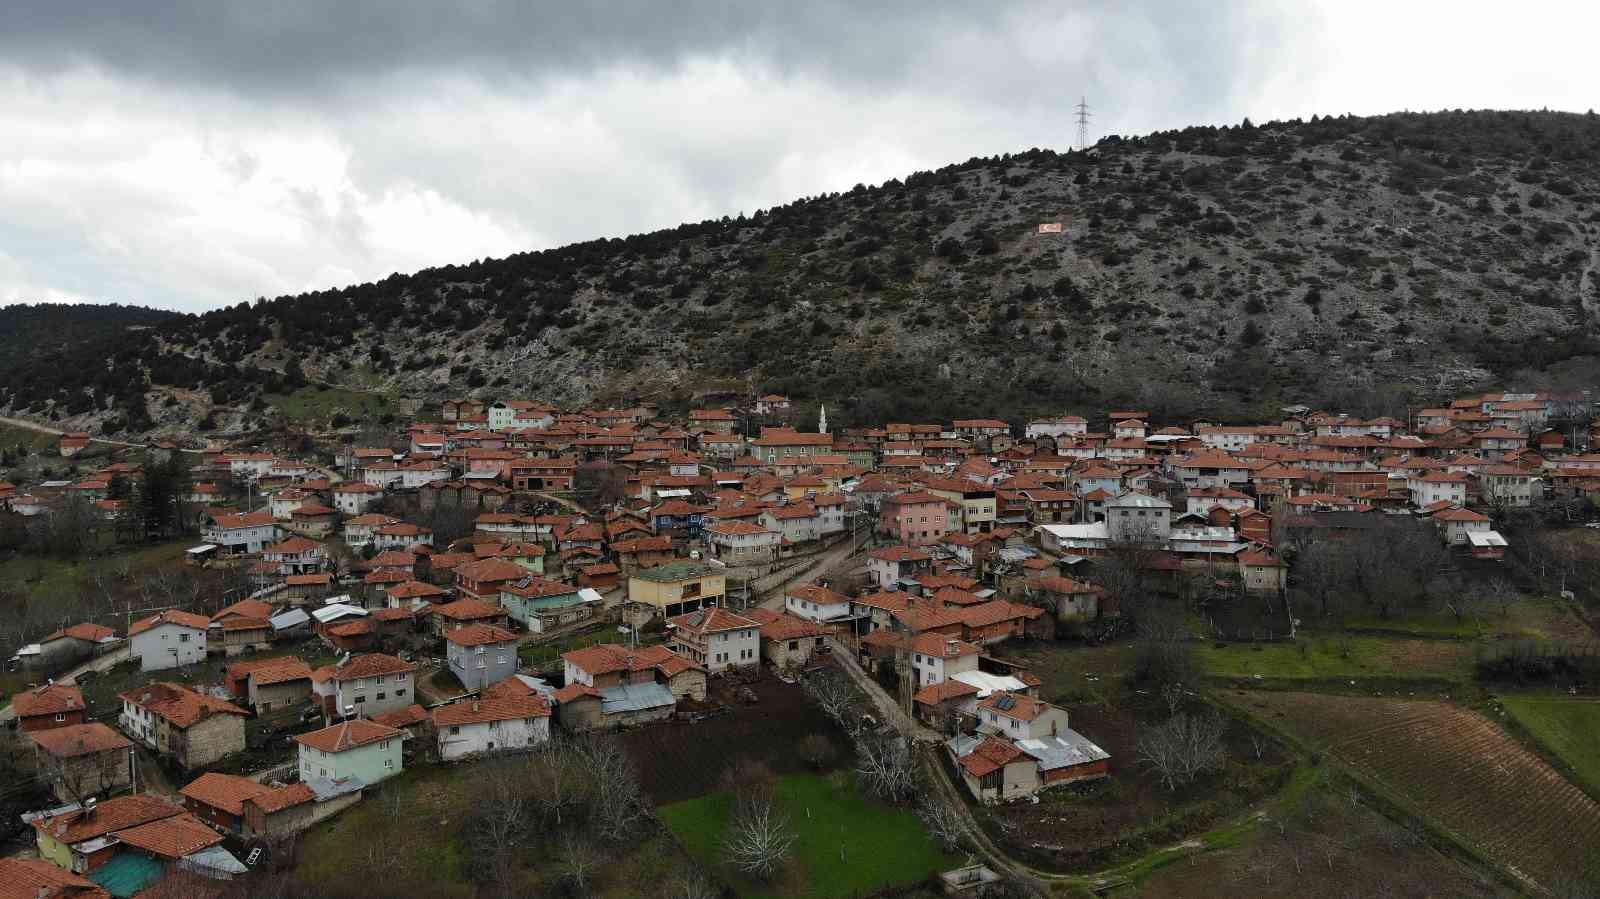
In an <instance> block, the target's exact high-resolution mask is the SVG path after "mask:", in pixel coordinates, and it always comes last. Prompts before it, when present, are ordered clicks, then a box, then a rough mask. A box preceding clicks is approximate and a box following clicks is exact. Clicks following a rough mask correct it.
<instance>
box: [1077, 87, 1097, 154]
mask: <svg viewBox="0 0 1600 899" xmlns="http://www.w3.org/2000/svg"><path fill="white" fill-rule="evenodd" d="M1074 108H1075V109H1077V111H1078V112H1077V115H1075V116H1074V117H1073V118H1074V119H1075V120H1076V121H1077V123H1078V149H1080V150H1087V149H1088V148H1089V120H1090V119H1091V118H1093V117H1094V116H1093V114H1091V113H1090V112H1089V98H1088V97H1083V98H1081V99H1079V100H1078V105H1077V106H1076V107H1074Z"/></svg>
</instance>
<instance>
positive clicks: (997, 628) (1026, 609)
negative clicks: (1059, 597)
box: [952, 599, 1048, 646]
mask: <svg viewBox="0 0 1600 899" xmlns="http://www.w3.org/2000/svg"><path fill="white" fill-rule="evenodd" d="M952 611H953V614H954V615H955V616H956V620H957V621H958V622H960V625H961V638H962V639H963V640H966V641H967V642H969V643H976V644H978V645H979V646H992V645H994V644H996V643H1001V642H1004V641H1006V640H1009V639H1011V638H1012V637H1021V636H1024V635H1026V634H1027V632H1028V630H1029V628H1030V627H1032V626H1033V622H1036V621H1038V620H1039V619H1040V618H1041V617H1043V615H1044V610H1043V609H1036V608H1034V607H1032V606H1024V605H1019V604H1017V603H1014V602H1007V601H1005V600H1003V599H994V600H990V601H988V602H984V603H979V604H977V605H970V606H963V607H962V608H959V609H955V610H952ZM1046 623H1048V619H1046Z"/></svg>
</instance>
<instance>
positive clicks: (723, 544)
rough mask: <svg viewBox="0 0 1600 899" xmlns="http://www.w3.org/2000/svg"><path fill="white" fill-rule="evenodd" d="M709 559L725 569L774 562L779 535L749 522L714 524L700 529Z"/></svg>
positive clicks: (716, 522)
mask: <svg viewBox="0 0 1600 899" xmlns="http://www.w3.org/2000/svg"><path fill="white" fill-rule="evenodd" d="M701 535H702V536H703V537H704V538H705V541H706V547H707V548H708V549H709V550H710V553H711V558H713V559H716V560H717V561H719V562H722V563H723V564H725V565H767V564H770V563H772V562H775V561H777V559H778V547H779V545H780V544H781V543H782V542H783V535H782V534H780V533H778V532H777V531H774V530H769V529H768V528H765V527H762V526H761V525H759V524H755V523H753V522H749V521H741V520H738V519H731V520H727V521H714V522H711V523H709V524H707V525H705V527H704V528H702V529H701Z"/></svg>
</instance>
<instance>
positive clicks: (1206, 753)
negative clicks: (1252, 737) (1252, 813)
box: [1138, 712, 1228, 790]
mask: <svg viewBox="0 0 1600 899" xmlns="http://www.w3.org/2000/svg"><path fill="white" fill-rule="evenodd" d="M1227 726H1228V725H1227V721H1226V720H1225V719H1224V718H1223V717H1222V716H1221V715H1219V714H1216V713H1215V712H1212V713H1210V714H1207V715H1190V714H1188V713H1186V712H1179V713H1178V714H1176V715H1173V716H1172V717H1171V718H1168V719H1167V720H1166V721H1164V722H1162V723H1161V724H1158V725H1156V726H1155V727H1151V728H1146V729H1145V731H1144V732H1143V733H1142V734H1140V735H1139V744H1138V750H1139V758H1140V759H1142V760H1143V761H1144V762H1145V763H1146V764H1148V765H1150V766H1151V767H1152V768H1154V769H1156V773H1158V774H1159V775H1161V781H1162V783H1164V784H1166V786H1167V789H1169V790H1176V789H1177V788H1178V787H1180V786H1183V785H1184V784H1188V783H1191V782H1193V781H1194V779H1195V778H1196V777H1199V776H1200V775H1201V774H1203V773H1204V772H1206V771H1208V770H1211V769H1212V768H1216V767H1219V766H1220V765H1221V764H1222V760H1223V757H1224V750H1223V747H1222V734H1223V731H1225V730H1227Z"/></svg>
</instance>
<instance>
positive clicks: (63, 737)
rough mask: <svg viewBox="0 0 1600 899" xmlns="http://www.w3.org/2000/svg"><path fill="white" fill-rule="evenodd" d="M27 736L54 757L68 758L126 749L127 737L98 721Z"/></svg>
mask: <svg viewBox="0 0 1600 899" xmlns="http://www.w3.org/2000/svg"><path fill="white" fill-rule="evenodd" d="M28 736H30V737H32V738H33V742H34V743H36V744H38V746H39V748H40V749H43V750H44V751H45V752H48V753H50V755H51V756H52V757H54V758H58V759H69V758H75V757H77V756H80V755H89V754H90V753H95V752H107V751H110V750H120V749H127V748H128V747H129V746H132V745H133V744H132V743H130V742H128V738H127V737H124V736H123V735H122V734H119V733H117V732H116V731H114V730H112V729H111V728H109V727H107V726H105V725H104V724H101V723H100V722H98V721H91V722H89V723H88V724H69V725H67V726H66V727H52V728H50V729H49V730H36V731H33V732H31V733H30V734H29V735H28Z"/></svg>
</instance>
